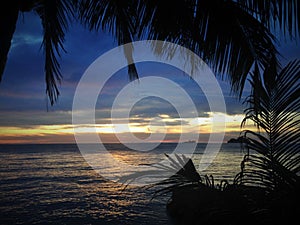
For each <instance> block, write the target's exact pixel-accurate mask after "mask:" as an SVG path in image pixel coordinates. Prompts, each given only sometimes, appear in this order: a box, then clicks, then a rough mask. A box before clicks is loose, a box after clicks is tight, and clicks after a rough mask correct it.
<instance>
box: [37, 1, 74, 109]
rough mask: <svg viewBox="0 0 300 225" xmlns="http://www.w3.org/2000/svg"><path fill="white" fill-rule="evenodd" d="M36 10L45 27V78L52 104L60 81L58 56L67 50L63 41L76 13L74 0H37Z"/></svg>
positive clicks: (56, 95) (57, 92)
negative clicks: (69, 23) (71, 19)
mask: <svg viewBox="0 0 300 225" xmlns="http://www.w3.org/2000/svg"><path fill="white" fill-rule="evenodd" d="M35 11H36V12H37V13H38V15H39V16H40V18H41V21H42V26H43V29H44V38H43V44H42V46H43V48H44V52H45V80H46V93H47V95H48V96H49V99H50V103H51V105H53V104H54V102H55V101H56V100H57V98H58V96H59V90H58V87H57V82H60V81H61V79H62V75H61V73H60V64H59V61H58V59H57V58H58V57H60V54H61V51H65V49H64V46H63V42H64V38H65V32H66V30H67V29H68V21H69V19H70V18H72V16H73V15H74V8H73V5H72V1H68V0H43V1H39V2H37V4H36V6H35Z"/></svg>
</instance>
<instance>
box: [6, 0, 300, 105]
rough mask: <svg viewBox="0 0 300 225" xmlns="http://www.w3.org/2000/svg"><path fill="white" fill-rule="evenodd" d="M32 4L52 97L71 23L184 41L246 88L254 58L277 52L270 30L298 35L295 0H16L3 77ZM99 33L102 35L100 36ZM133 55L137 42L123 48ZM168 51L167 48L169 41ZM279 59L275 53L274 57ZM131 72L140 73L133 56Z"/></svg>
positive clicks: (121, 36) (121, 40)
mask: <svg viewBox="0 0 300 225" xmlns="http://www.w3.org/2000/svg"><path fill="white" fill-rule="evenodd" d="M29 11H33V12H35V13H36V14H37V15H38V16H39V17H40V19H41V24H42V27H43V33H44V37H43V42H42V48H43V50H44V56H45V67H44V68H45V81H46V93H47V95H48V96H49V99H50V102H51V104H54V102H55V100H56V99H57V98H58V95H59V90H58V86H57V82H60V81H61V80H62V75H61V73H60V64H59V60H58V57H60V54H61V52H62V51H65V49H64V46H63V43H64V41H65V33H66V32H67V30H68V27H69V24H70V23H72V22H74V21H77V20H79V21H80V22H81V23H82V24H84V25H85V26H86V27H87V28H88V29H90V30H96V31H98V30H103V31H105V32H109V33H111V34H112V35H113V36H114V37H115V39H116V41H117V43H118V44H120V45H121V44H125V43H129V42H132V41H134V40H141V39H155V40H163V41H169V42H172V43H176V44H179V45H182V46H184V47H186V48H188V49H190V50H192V51H194V52H195V53H196V54H198V55H199V56H200V57H202V58H203V59H204V61H205V62H206V63H208V64H209V65H210V66H211V67H212V68H213V69H214V71H215V72H216V73H217V74H219V75H220V76H221V77H224V78H225V77H226V79H227V80H229V81H230V83H231V86H232V89H233V91H234V92H235V93H237V94H241V93H242V90H243V87H244V84H245V81H246V79H247V75H248V74H249V72H250V71H251V69H252V66H253V64H254V63H256V64H257V65H259V66H260V67H261V68H262V69H264V68H266V67H267V65H269V64H270V62H271V60H272V59H274V58H275V59H277V50H276V38H275V37H274V35H273V34H272V32H271V30H275V31H278V30H279V31H282V33H283V34H284V35H285V36H287V37H290V38H291V39H293V38H294V37H295V36H298V35H299V31H300V29H299V27H300V25H299V23H298V22H299V20H300V16H299V15H298V14H299V12H300V4H298V1H297V0H280V1H277V0H271V1H261V0H231V1H227V0H226V1H225V0H221V1H220V0H201V1H198V0H165V1H160V0H126V1H120V0H100V1H99V0H11V1H6V2H5V5H3V7H1V12H0V46H1V48H0V80H1V77H2V75H3V72H4V68H5V65H6V61H7V55H8V52H9V49H10V45H11V40H12V37H13V34H14V31H15V27H16V22H17V19H18V15H19V13H20V12H29ZM99 41H101V39H99ZM126 50H127V51H126V57H127V59H128V62H131V61H132V55H131V52H132V51H133V49H130V48H128V49H126ZM165 50H166V51H169V49H168V48H167V49H165ZM275 63H276V64H277V65H278V66H279V63H278V61H276V62H275ZM128 73H129V76H130V78H131V79H136V78H138V72H137V70H136V68H135V65H134V64H131V65H129V66H128Z"/></svg>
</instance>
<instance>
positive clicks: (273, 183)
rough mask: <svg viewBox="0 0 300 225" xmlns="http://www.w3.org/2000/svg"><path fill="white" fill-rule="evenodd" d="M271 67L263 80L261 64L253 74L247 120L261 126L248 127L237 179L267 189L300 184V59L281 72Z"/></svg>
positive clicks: (284, 187)
mask: <svg viewBox="0 0 300 225" xmlns="http://www.w3.org/2000/svg"><path fill="white" fill-rule="evenodd" d="M271 72H273V73H274V70H272V69H269V70H266V71H265V72H264V75H263V77H265V78H266V77H269V76H272V77H274V78H275V79H274V82H270V81H268V82H267V81H266V79H265V81H261V80H260V79H261V76H260V74H259V71H258V68H257V67H256V70H255V72H254V73H253V74H252V77H251V78H252V79H251V81H250V82H251V85H252V88H253V91H252V94H251V95H250V96H249V98H247V100H246V103H248V104H249V107H248V108H247V109H246V110H245V112H246V117H245V119H244V121H243V124H244V123H245V121H247V120H251V121H253V122H254V124H256V125H257V126H258V128H259V130H258V131H257V132H253V131H250V130H246V131H244V135H245V137H246V138H247V139H248V140H249V143H248V144H247V145H246V146H247V149H248V154H247V155H246V156H245V158H244V160H243V162H242V165H241V167H242V168H241V172H240V173H239V174H238V175H237V177H236V179H235V182H237V183H240V184H246V185H251V186H261V187H263V188H266V189H267V190H269V191H271V190H279V189H294V190H296V188H297V187H299V181H300V180H299V171H300V149H299V143H300V103H299V99H300V86H299V84H300V82H299V79H300V61H299V60H295V61H293V62H290V63H289V64H288V65H287V66H286V67H285V68H283V69H282V70H281V71H280V72H279V73H278V74H276V73H275V74H270V73H271Z"/></svg>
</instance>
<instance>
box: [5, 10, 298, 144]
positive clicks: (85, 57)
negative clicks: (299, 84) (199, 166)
mask: <svg viewBox="0 0 300 225" xmlns="http://www.w3.org/2000/svg"><path fill="white" fill-rule="evenodd" d="M41 42H42V28H41V24H40V20H39V18H38V16H36V15H35V14H33V13H25V14H22V15H21V16H20V17H19V21H18V24H17V29H16V32H15V34H14V38H13V42H12V47H11V50H10V53H9V58H8V62H7V66H6V69H5V72H4V76H3V80H2V82H1V84H0V137H1V138H0V143H74V135H73V132H74V131H73V125H72V102H73V97H74V92H75V89H76V86H77V84H78V82H79V80H80V78H81V76H82V74H83V73H84V71H85V70H86V69H87V67H88V66H89V65H90V64H91V63H92V62H93V61H94V60H95V59H96V58H97V57H99V56H100V55H101V54H103V53H105V52H106V51H108V50H110V49H112V48H114V47H116V46H117V44H116V42H115V41H114V39H113V38H112V37H111V36H110V35H108V34H105V33H95V32H89V31H87V30H86V29H84V28H83V27H82V26H81V25H79V24H77V23H74V25H73V26H72V27H70V30H69V32H68V33H67V35H66V41H65V48H66V50H67V53H63V54H62V58H61V60H60V63H61V71H62V75H63V81H62V83H61V85H59V88H60V93H61V95H60V97H59V100H58V102H57V103H55V105H54V106H49V107H48V111H47V96H46V94H45V81H44V73H43V67H44V58H43V50H42V49H41V48H40V46H41ZM280 42H281V46H280V47H279V52H280V53H281V54H282V55H283V56H284V57H285V59H283V58H281V62H282V65H285V64H286V63H287V61H288V60H292V59H295V58H299V55H300V45H299V44H298V45H297V44H296V43H294V42H291V41H290V40H284V39H280ZM116 60H117V59H116ZM112 63H113V62H112ZM137 68H138V72H139V75H140V77H147V76H161V77H164V78H167V79H171V80H172V81H174V82H176V83H178V84H179V85H180V86H181V87H182V88H184V89H185V90H186V91H187V93H188V94H189V95H190V96H191V98H192V100H193V101H194V103H195V105H196V106H197V110H198V115H199V116H198V117H197V118H195V117H187V118H179V115H178V113H177V111H176V109H175V108H174V106H172V105H171V104H170V103H168V102H167V101H165V100H163V99H160V98H157V97H148V98H145V99H143V100H141V101H140V102H138V103H137V104H136V105H135V106H134V108H133V109H132V110H131V114H130V124H129V128H130V131H131V132H133V133H134V134H135V135H136V136H137V137H140V138H145V137H147V136H149V134H150V133H151V132H155V133H164V132H166V133H167V135H166V137H165V141H169V142H176V141H177V140H178V137H179V135H180V133H182V132H195V131H197V132H199V134H200V137H199V141H200V142H206V141H207V138H208V137H209V133H210V125H211V119H212V117H213V116H215V115H218V113H220V112H210V109H209V107H208V103H207V100H206V98H205V96H204V94H203V92H202V91H201V89H200V88H199V87H198V86H197V85H196V83H195V82H194V81H193V80H192V79H191V78H190V77H188V76H187V75H185V74H184V73H183V72H182V71H179V70H178V69H175V68H173V67H171V66H166V65H161V64H158V63H141V64H138V65H137ZM129 82H130V81H129V78H128V75H127V69H126V68H124V69H122V70H120V71H118V72H117V73H116V74H115V75H114V76H113V77H112V78H111V79H110V80H109V82H108V83H107V84H106V85H105V88H104V89H103V90H102V97H103V98H101V99H99V101H98V102H97V106H96V123H97V124H96V131H97V132H98V133H99V135H100V137H101V139H102V141H103V142H117V141H118V140H117V139H116V137H115V135H114V134H115V132H116V130H117V132H118V133H119V135H122V136H123V137H124V139H125V140H126V141H128V142H130V141H131V140H130V137H129V136H128V130H127V128H126V126H125V125H124V124H125V123H126V120H125V118H124V119H122V118H120V120H119V121H117V123H116V124H114V125H112V124H111V120H110V117H111V115H110V112H111V107H112V102H113V100H114V98H115V97H116V95H117V94H118V92H119V91H120V90H121V89H122V87H124V85H126V84H128V83H129ZM219 83H220V86H221V88H222V91H223V94H224V97H225V102H226V107H227V112H226V114H225V115H224V116H225V118H226V135H225V139H224V141H227V140H228V139H229V138H232V137H237V135H238V134H239V132H240V122H241V120H242V118H243V106H242V101H243V98H244V97H245V96H247V95H248V94H249V90H250V89H249V86H248V85H246V87H245V90H244V94H243V98H242V100H241V101H239V100H238V99H237V98H236V97H234V96H233V95H232V94H231V93H230V86H229V84H228V83H227V82H226V81H221V80H219ZM135 85H136V87H137V88H138V82H136V84H135ZM149 85H153V86H156V87H157V85H159V84H149ZM158 87H159V86H158ZM162 88H164V90H165V92H166V93H167V94H170V95H171V94H172V89H170V88H168V87H162ZM88 89H89V87H87V90H88ZM133 92H134V90H133ZM177 102H178V104H184V103H185V102H184V99H182V98H180V96H178V101H177ZM162 124H165V126H163V125H162ZM92 127H93V126H91V125H90V124H83V125H82V130H81V132H82V133H83V134H86V135H88V134H89V133H90V132H93V129H91V128H92Z"/></svg>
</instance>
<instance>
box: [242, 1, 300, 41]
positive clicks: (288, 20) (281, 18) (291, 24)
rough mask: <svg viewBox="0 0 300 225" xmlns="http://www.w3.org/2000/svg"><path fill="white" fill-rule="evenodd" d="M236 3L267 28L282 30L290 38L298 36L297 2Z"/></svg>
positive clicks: (299, 17)
mask: <svg viewBox="0 0 300 225" xmlns="http://www.w3.org/2000/svg"><path fill="white" fill-rule="evenodd" d="M237 2H238V3H239V4H240V6H241V7H242V8H243V9H244V10H246V11H247V12H248V13H250V14H251V15H253V16H255V17H256V18H258V19H259V20H260V21H261V22H262V23H263V24H264V25H265V26H267V27H268V28H270V29H274V30H278V29H279V30H282V31H283V33H284V34H285V35H287V36H290V37H291V38H293V37H294V36H296V35H299V34H300V23H299V22H300V16H299V12H300V4H299V1H298V0H268V1H261V0H238V1H237Z"/></svg>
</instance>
